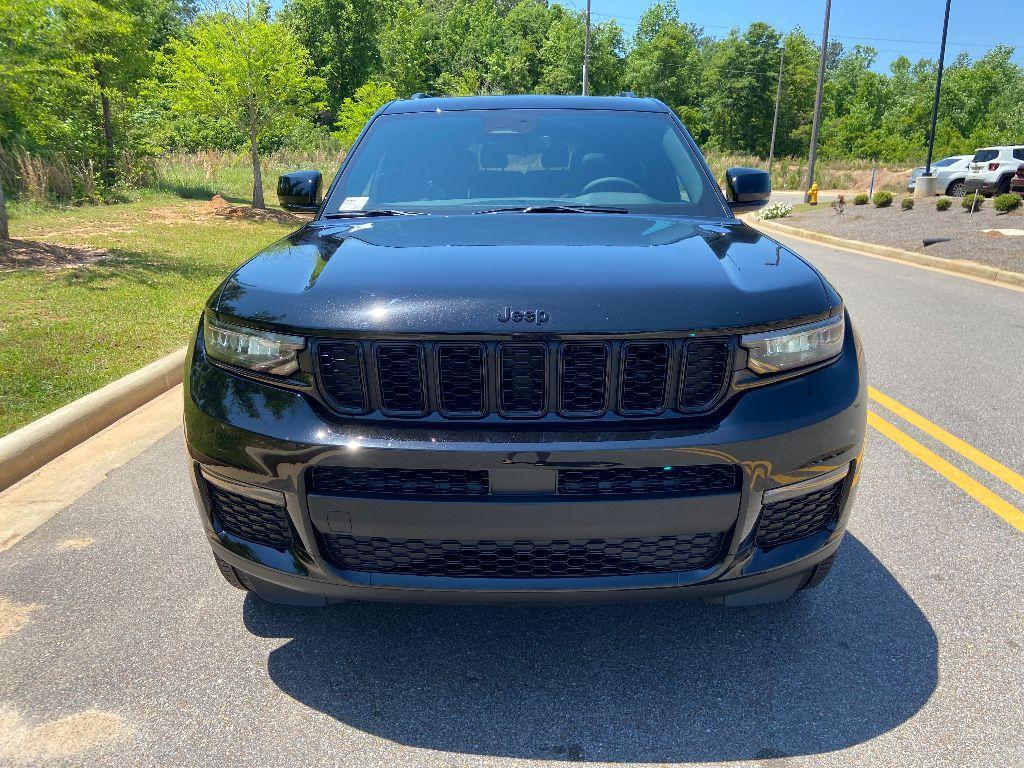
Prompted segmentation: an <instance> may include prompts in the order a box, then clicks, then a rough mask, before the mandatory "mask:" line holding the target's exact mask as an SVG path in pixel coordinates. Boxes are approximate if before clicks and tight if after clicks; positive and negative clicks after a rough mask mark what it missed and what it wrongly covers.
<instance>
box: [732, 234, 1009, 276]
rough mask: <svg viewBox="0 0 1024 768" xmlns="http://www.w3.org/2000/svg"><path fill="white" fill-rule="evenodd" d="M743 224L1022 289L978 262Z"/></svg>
mask: <svg viewBox="0 0 1024 768" xmlns="http://www.w3.org/2000/svg"><path fill="white" fill-rule="evenodd" d="M747 223H748V224H750V225H751V226H753V227H756V228H758V229H761V230H763V231H765V232H769V233H775V234H779V235H792V236H793V237H800V238H803V239H804V240H811V241H812V242H816V243H824V244H826V245H837V246H839V247H841V248H848V249H850V250H853V251H862V252H864V253H871V254H874V255H876V256H885V257H887V258H890V259H896V260H898V261H907V262H910V263H911V264H918V265H921V266H925V267H935V268H937V269H942V270H945V271H947V272H959V273H960V274H964V275H971V276H972V277H983V278H985V279H986V280H992V281H994V282H997V283H1005V284H1006V285H1012V286H1014V287H1017V288H1024V274H1022V273H1020V272H1012V271H1010V270H1008V269H999V268H997V267H989V266H986V265H985V264H979V263H978V262H976V261H971V260H969V259H944V258H942V257H940V256H929V255H928V254H926V253H917V252H916V251H904V250H902V249H900V248H893V247H891V246H888V245H877V244H876V243H863V242H861V241H860V240H847V239H845V238H842V237H836V236H835V235H826V234H824V233H822V232H815V231H814V230H813V229H801V228H800V227H790V226H787V225H786V224H776V223H775V222H772V221H753V220H750V221H748V222H747Z"/></svg>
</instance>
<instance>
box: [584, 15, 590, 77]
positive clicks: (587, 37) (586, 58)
mask: <svg viewBox="0 0 1024 768" xmlns="http://www.w3.org/2000/svg"><path fill="white" fill-rule="evenodd" d="M583 95H584V96H589V95H590V0H587V31H586V33H585V34H584V37H583Z"/></svg>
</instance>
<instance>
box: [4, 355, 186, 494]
mask: <svg viewBox="0 0 1024 768" xmlns="http://www.w3.org/2000/svg"><path fill="white" fill-rule="evenodd" d="M184 369H185V347H182V348H181V349H178V350H176V351H174V352H172V353H171V354H169V355H167V356H166V357H162V358H160V359H159V360H157V361H155V362H153V363H150V364H149V365H147V366H146V367H145V368H140V369H139V370H137V371H135V372H133V373H129V374H128V375H127V376H125V377H123V378H120V379H118V380H117V381H113V382H111V383H110V384H107V385H106V386H105V387H102V388H101V389H97V390H96V391H95V392H90V393H89V394H88V395H85V396H84V397H81V398H79V399H78V400H75V401H74V402H72V403H68V404H67V405H65V406H64V407H63V408H58V409H57V410H56V411H54V412H53V413H49V414H47V415H46V416H43V417H42V418H41V419H37V420H36V421H33V422H32V423H31V424H26V425H25V426H24V427H22V428H21V429H17V430H15V431H14V432H11V433H10V434H9V435H6V436H5V437H0V491H2V490H4V489H5V488H8V487H9V486H11V485H13V484H14V483H16V482H18V481H19V480H21V479H22V478H24V477H27V476H28V475H30V474H32V473H33V472H35V471H36V470H37V469H39V468H40V467H41V466H43V465H44V464H46V463H47V462H49V461H52V460H53V459H55V458H57V457H58V456H60V455H61V454H62V453H64V452H65V451H67V450H69V449H71V448H74V447H75V446H76V445H78V444H79V443H81V442H83V441H85V440H87V439H89V438H90V437H92V436H93V435H95V434H96V433H97V432H99V431H101V430H103V429H105V428H106V427H109V426H110V425H111V424H113V423H114V422H115V421H117V420H118V419H120V418H121V417H123V416H126V415H128V414H129V413H131V412H132V411H134V410H135V409H136V408H138V407H140V406H142V405H145V404H146V403H148V402H149V401H150V400H152V399H153V398H154V397H157V396H158V395H162V394H163V393H164V392H166V391H167V390H169V389H171V388H172V387H175V386H177V385H178V384H180V383H181V381H182V376H183V374H184Z"/></svg>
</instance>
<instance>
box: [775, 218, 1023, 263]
mask: <svg viewBox="0 0 1024 768" xmlns="http://www.w3.org/2000/svg"><path fill="white" fill-rule="evenodd" d="M779 223H780V224H787V225H790V226H794V227H801V228H803V229H813V230H815V231H816V232H823V233H825V234H829V235H835V236H837V237H844V238H847V239H849V240H860V241H861V242H870V243H878V244H880V245H888V246H892V247H894V248H902V249H903V250H906V251H918V252H920V253H927V254H929V255H931V256H940V257H942V258H946V259H970V260H972V261H977V262H980V263H981V264H987V265H989V266H992V267H998V268H1000V269H1009V270H1013V271H1015V272H1024V237H1008V236H1005V235H1000V234H997V233H985V232H983V231H982V230H985V229H1020V230H1024V206H1022V208H1018V209H1017V210H1016V211H1014V212H1013V213H1008V214H998V213H996V211H995V209H994V208H993V207H992V201H991V200H986V201H985V206H984V207H983V208H982V209H981V210H980V211H976V212H975V213H973V214H971V213H968V212H967V211H966V210H964V209H963V207H962V206H961V205H960V201H959V200H954V201H953V207H952V208H950V209H949V210H948V211H944V212H939V211H936V210H935V201H934V200H917V201H916V206H915V207H914V209H913V210H910V211H903V210H900V207H899V201H898V200H897V201H895V202H894V203H893V205H892V206H891V207H889V208H875V207H874V206H873V205H870V204H869V205H857V206H855V205H852V204H851V205H847V206H846V211H845V212H844V213H843V214H841V215H839V214H836V213H835V212H834V211H833V210H832V209H831V208H830V207H829V206H828V205H827V204H824V205H821V206H819V207H818V209H816V210H813V211H801V212H800V213H796V214H793V215H791V216H787V217H786V218H785V219H780V220H779ZM937 237H948V238H950V241H949V242H945V243H936V244H934V245H929V246H927V247H926V246H925V245H924V240H925V239H930V238H937Z"/></svg>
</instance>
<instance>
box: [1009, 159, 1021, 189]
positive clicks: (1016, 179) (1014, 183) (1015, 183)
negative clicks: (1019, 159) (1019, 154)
mask: <svg viewBox="0 0 1024 768" xmlns="http://www.w3.org/2000/svg"><path fill="white" fill-rule="evenodd" d="M1010 191H1011V192H1016V193H1017V194H1018V195H1020V196H1021V197H1024V163H1021V164H1020V165H1018V166H1017V172H1016V173H1015V174H1014V175H1013V178H1012V179H1010Z"/></svg>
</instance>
